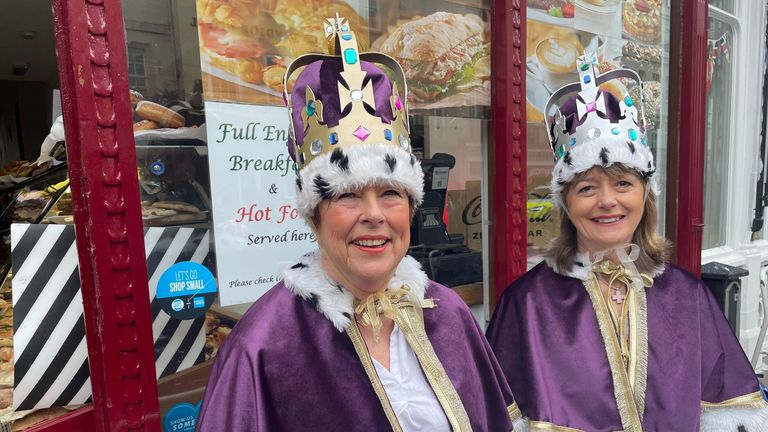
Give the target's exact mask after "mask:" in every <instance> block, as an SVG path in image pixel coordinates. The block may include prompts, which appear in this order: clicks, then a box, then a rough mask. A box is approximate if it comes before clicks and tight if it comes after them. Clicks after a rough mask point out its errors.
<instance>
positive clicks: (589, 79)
mask: <svg viewBox="0 0 768 432" xmlns="http://www.w3.org/2000/svg"><path fill="white" fill-rule="evenodd" d="M590 82H592V78H591V77H590V76H589V75H584V84H589V83H590Z"/></svg>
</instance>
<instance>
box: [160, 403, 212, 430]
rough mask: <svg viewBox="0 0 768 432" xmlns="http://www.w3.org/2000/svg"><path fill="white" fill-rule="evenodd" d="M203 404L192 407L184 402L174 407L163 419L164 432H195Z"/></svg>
mask: <svg viewBox="0 0 768 432" xmlns="http://www.w3.org/2000/svg"><path fill="white" fill-rule="evenodd" d="M202 403H203V401H200V402H198V403H197V405H192V404H190V403H186V402H184V403H179V404H176V405H174V406H172V407H171V409H170V410H168V413H167V414H166V415H165V418H164V419H163V430H164V432H194V431H195V423H197V414H198V413H199V412H200V405H201V404H202Z"/></svg>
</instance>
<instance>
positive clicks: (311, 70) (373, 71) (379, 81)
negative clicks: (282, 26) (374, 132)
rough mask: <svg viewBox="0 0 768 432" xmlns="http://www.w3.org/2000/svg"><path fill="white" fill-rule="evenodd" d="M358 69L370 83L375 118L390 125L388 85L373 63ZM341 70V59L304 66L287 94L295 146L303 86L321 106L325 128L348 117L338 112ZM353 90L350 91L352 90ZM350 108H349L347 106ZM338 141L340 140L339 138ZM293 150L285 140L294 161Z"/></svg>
mask: <svg viewBox="0 0 768 432" xmlns="http://www.w3.org/2000/svg"><path fill="white" fill-rule="evenodd" d="M360 67H361V69H362V70H363V71H365V72H366V79H365V82H366V83H367V82H368V81H369V80H370V81H372V82H373V97H374V99H375V103H376V106H375V107H374V108H375V110H376V112H375V115H376V116H377V117H379V118H381V119H382V120H383V121H385V122H387V123H392V107H391V105H390V102H389V98H390V96H392V82H391V81H390V80H389V78H388V77H387V74H385V73H384V71H382V70H381V69H380V68H379V67H377V66H376V65H374V64H373V63H369V62H365V61H361V62H360ZM343 70H344V68H343V65H342V63H341V58H327V59H322V60H318V61H316V62H314V63H310V64H309V65H307V66H306V67H305V68H304V70H303V71H301V73H300V74H299V77H298V78H297V79H296V84H295V85H294V86H293V90H292V91H291V108H292V109H293V111H292V116H291V117H292V118H291V121H292V122H293V127H294V131H295V133H296V141H297V142H298V145H299V146H302V145H303V144H304V122H303V120H302V117H301V113H302V111H303V110H304V109H305V105H306V104H307V98H306V91H305V89H306V87H307V86H309V88H311V89H312V92H314V94H315V98H317V100H319V101H321V102H322V103H323V121H324V122H325V124H326V126H327V127H335V126H337V125H338V124H339V120H340V119H341V118H342V117H344V116H346V115H347V114H349V112H348V111H347V112H344V113H342V112H341V107H340V106H339V85H338V83H339V82H342V83H343V78H342V77H341V72H342V71H343ZM352 90H354V89H350V91H352ZM350 106H351V105H350ZM340 139H342V140H343V139H344V138H343V137H340ZM295 151H296V147H295V144H294V143H293V140H292V139H291V138H290V137H289V138H288V153H289V154H290V155H291V158H292V159H293V160H294V161H295V160H296V154H295Z"/></svg>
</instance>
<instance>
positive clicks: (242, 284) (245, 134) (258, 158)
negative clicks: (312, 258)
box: [205, 102, 317, 306]
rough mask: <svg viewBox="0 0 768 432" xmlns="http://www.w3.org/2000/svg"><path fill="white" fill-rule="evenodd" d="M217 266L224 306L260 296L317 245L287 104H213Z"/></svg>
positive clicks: (210, 160)
mask: <svg viewBox="0 0 768 432" xmlns="http://www.w3.org/2000/svg"><path fill="white" fill-rule="evenodd" d="M205 111H206V116H207V125H208V163H209V164H210V170H211V191H212V194H211V201H212V204H213V224H214V239H215V244H216V268H217V270H218V285H219V301H220V303H221V305H222V306H229V305H235V304H240V303H248V302H253V301H255V300H256V299H258V298H259V297H260V296H261V295H262V294H264V293H265V292H266V291H267V290H268V289H269V288H271V287H272V286H274V285H275V284H276V283H277V282H278V281H279V280H280V279H282V270H284V269H285V268H286V267H287V266H289V265H291V264H294V263H295V262H296V259H298V258H299V257H300V256H301V255H303V254H305V253H307V252H309V251H311V250H313V249H316V248H317V245H316V238H315V235H314V233H312V231H311V230H310V229H309V227H308V226H307V225H306V224H305V223H304V221H303V220H302V219H301V217H300V216H299V211H298V209H297V207H296V189H295V188H296V169H297V168H296V164H295V163H294V162H293V160H292V159H291V157H290V156H289V155H288V152H287V151H286V144H285V143H286V139H287V137H288V115H287V112H286V110H285V109H284V108H280V107H268V106H266V107H265V106H253V105H242V104H231V103H220V102H206V104H205Z"/></svg>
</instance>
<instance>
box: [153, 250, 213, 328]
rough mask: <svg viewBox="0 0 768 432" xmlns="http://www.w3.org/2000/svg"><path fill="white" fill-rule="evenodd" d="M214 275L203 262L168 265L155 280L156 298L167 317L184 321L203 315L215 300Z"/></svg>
mask: <svg viewBox="0 0 768 432" xmlns="http://www.w3.org/2000/svg"><path fill="white" fill-rule="evenodd" d="M216 294H217V289H216V278H214V276H213V274H212V273H211V271H210V270H208V269H207V268H206V267H205V266H204V265H202V264H199V263H196V262H192V261H184V262H179V263H176V264H174V265H172V266H171V267H169V268H168V270H166V271H165V272H163V274H162V275H161V276H160V279H159V280H158V282H157V301H158V302H159V303H160V307H161V308H162V309H163V310H164V311H165V312H166V313H167V314H168V315H170V316H171V317H173V318H176V319H180V320H185V319H194V318H197V317H200V316H202V315H203V314H205V311H206V310H208V309H209V308H210V307H211V305H213V302H214V300H216Z"/></svg>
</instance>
